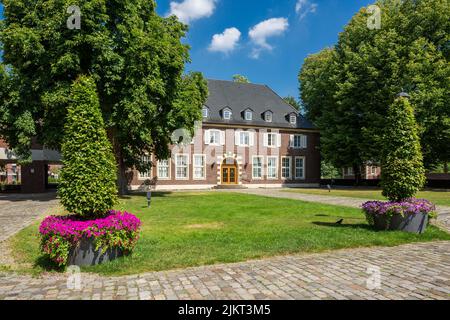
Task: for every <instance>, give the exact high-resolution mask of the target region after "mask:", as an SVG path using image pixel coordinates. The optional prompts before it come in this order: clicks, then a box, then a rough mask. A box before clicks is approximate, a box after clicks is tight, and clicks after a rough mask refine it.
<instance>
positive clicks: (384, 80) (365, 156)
mask: <svg viewBox="0 0 450 320" xmlns="http://www.w3.org/2000/svg"><path fill="white" fill-rule="evenodd" d="M376 5H378V6H379V7H380V9H381V13H382V16H381V29H379V30H377V29H375V30H371V29H370V28H368V26H367V20H368V18H369V17H370V13H368V12H367V9H366V8H362V9H361V10H360V11H359V12H358V13H357V14H356V15H355V16H354V17H353V18H352V20H351V21H350V23H349V24H348V25H347V26H346V27H345V29H344V31H343V32H342V33H341V34H340V35H339V40H338V43H337V44H336V45H335V46H334V47H333V48H327V49H324V50H323V51H321V52H320V53H317V54H314V55H311V56H309V57H308V58H307V59H306V60H305V63H304V65H303V67H302V69H301V71H300V74H299V81H300V91H301V97H302V102H303V104H304V107H305V109H306V113H307V115H308V116H309V117H310V119H311V120H312V121H313V122H314V123H315V124H316V125H317V126H318V127H319V128H320V129H321V130H322V131H321V136H322V142H321V145H322V152H323V154H324V157H325V158H326V159H327V160H330V161H332V162H333V164H334V165H336V166H340V167H342V166H353V167H354V168H356V166H355V164H356V163H357V164H358V165H360V164H363V163H364V162H366V161H374V162H379V161H380V150H381V147H382V144H383V142H382V137H381V135H382V132H383V130H382V129H383V127H384V126H385V118H386V115H387V111H388V106H390V105H391V104H392V103H393V101H394V99H395V97H396V95H397V94H398V93H399V92H400V91H402V90H405V91H407V92H408V93H409V94H410V95H411V104H412V105H413V106H414V108H415V110H414V111H415V114H416V118H417V122H418V124H419V136H420V139H421V143H422V150H423V153H424V161H425V165H426V167H427V168H429V169H432V168H433V167H435V166H436V165H438V164H441V163H445V162H449V161H450V148H448V146H449V145H450V126H449V125H450V108H449V105H448V101H450V100H449V98H450V64H449V58H450V54H449V53H450V45H449V43H450V19H449V18H450V16H449V12H450V2H449V1H447V0H417V1H401V2H400V1H395V0H382V1H378V2H377V3H376Z"/></svg>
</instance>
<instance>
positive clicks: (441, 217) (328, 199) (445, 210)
mask: <svg viewBox="0 0 450 320" xmlns="http://www.w3.org/2000/svg"><path fill="white" fill-rule="evenodd" d="M219 192H240V193H246V194H254V195H258V196H266V197H273V198H284V199H294V200H302V201H309V202H317V203H325V204H332V205H340V206H346V207H353V208H361V204H362V203H364V202H366V201H370V200H373V199H361V198H350V197H335V196H323V195H315V194H306V193H297V192H290V191H288V190H287V189H237V190H220V191H219ZM436 208H437V211H438V218H437V221H436V222H435V223H436V224H437V225H439V226H440V227H442V228H444V229H446V230H447V231H449V232H450V207H445V206H436Z"/></svg>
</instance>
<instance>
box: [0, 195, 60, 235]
mask: <svg viewBox="0 0 450 320" xmlns="http://www.w3.org/2000/svg"><path fill="white" fill-rule="evenodd" d="M57 205H58V201H57V200H56V194H55V193H45V194H34V195H32V194H31V195H25V194H20V195H17V194H14V195H9V194H2V195H0V242H2V241H4V240H6V239H7V238H9V237H11V236H12V235H14V234H15V233H17V232H18V231H20V230H21V229H23V228H25V227H26V226H28V225H30V224H31V223H32V222H33V221H35V220H36V219H37V218H38V217H40V216H41V215H43V214H44V213H46V212H47V211H48V210H49V209H51V208H54V207H56V206H57Z"/></svg>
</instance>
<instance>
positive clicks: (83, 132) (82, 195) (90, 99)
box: [58, 76, 117, 218]
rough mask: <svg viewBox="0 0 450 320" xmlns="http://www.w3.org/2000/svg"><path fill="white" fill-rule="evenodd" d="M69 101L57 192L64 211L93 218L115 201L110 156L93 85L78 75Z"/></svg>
mask: <svg viewBox="0 0 450 320" xmlns="http://www.w3.org/2000/svg"><path fill="white" fill-rule="evenodd" d="M70 101H71V103H70V106H69V108H68V114H67V118H66V124H65V126H64V138H63V144H62V155H63V163H64V167H63V169H62V172H61V180H60V184H59V188H58V193H59V196H60V197H61V203H62V205H63V206H64V208H65V209H66V210H67V211H69V212H71V213H75V214H78V215H81V216H83V217H87V218H94V217H98V216H102V215H104V214H105V213H107V212H108V210H110V209H112V207H113V206H114V204H115V203H116V201H117V186H116V165H115V160H114V155H113V152H112V146H111V143H110V142H109V140H108V137H107V135H106V131H105V129H104V127H105V126H104V122H103V118H102V114H101V111H100V104H99V100H98V95H97V91H96V85H95V82H94V81H93V80H92V79H91V78H90V77H87V76H80V77H79V78H78V79H77V80H76V81H75V83H74V84H73V85H72V88H71V94H70Z"/></svg>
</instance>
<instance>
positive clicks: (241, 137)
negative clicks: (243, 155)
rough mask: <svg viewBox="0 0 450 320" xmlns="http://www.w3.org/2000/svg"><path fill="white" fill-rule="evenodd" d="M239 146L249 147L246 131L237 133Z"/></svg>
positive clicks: (248, 134) (248, 136)
mask: <svg viewBox="0 0 450 320" xmlns="http://www.w3.org/2000/svg"><path fill="white" fill-rule="evenodd" d="M239 145H241V146H249V145H250V132H248V131H241V132H239Z"/></svg>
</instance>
